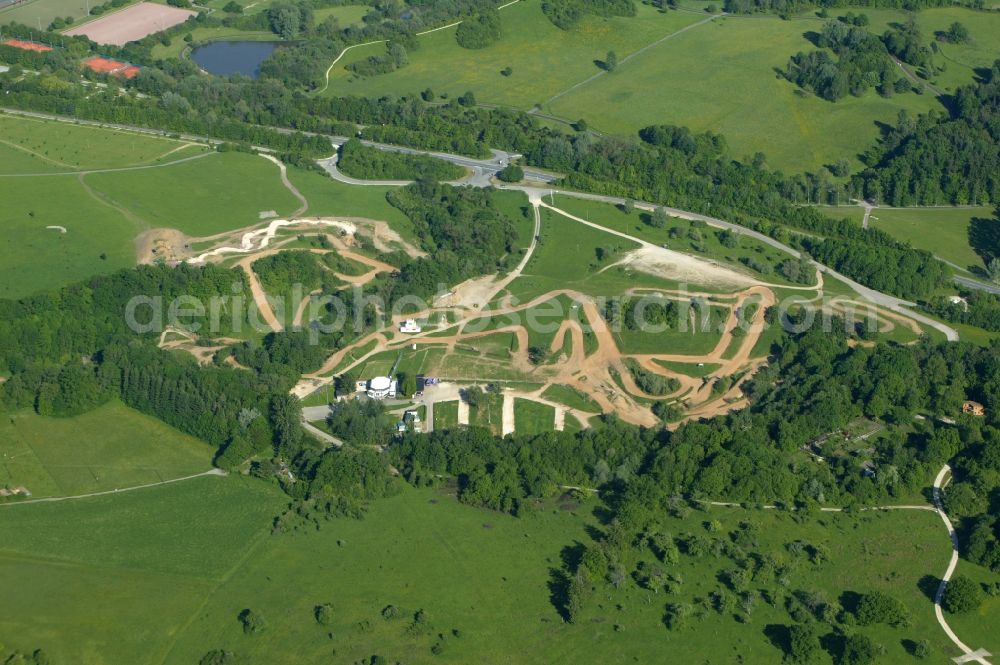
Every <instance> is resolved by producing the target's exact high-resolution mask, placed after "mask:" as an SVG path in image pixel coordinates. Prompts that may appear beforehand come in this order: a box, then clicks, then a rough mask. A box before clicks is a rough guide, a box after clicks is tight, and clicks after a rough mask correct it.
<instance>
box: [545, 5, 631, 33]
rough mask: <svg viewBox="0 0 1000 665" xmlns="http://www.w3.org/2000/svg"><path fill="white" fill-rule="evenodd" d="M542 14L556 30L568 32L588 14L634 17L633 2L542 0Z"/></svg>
mask: <svg viewBox="0 0 1000 665" xmlns="http://www.w3.org/2000/svg"><path fill="white" fill-rule="evenodd" d="M542 13H544V14H545V16H546V18H548V19H549V21H551V22H552V24H553V25H555V26H556V27H558V28H562V29H563V30H570V29H572V28H573V27H574V26H576V24H577V23H579V21H580V19H581V18H583V17H584V16H586V15H588V14H594V15H596V16H635V14H636V8H635V3H634V2H633V0H544V2H542Z"/></svg>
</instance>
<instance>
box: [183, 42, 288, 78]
mask: <svg viewBox="0 0 1000 665" xmlns="http://www.w3.org/2000/svg"><path fill="white" fill-rule="evenodd" d="M276 48H278V45H277V44H276V43H274V42H212V43H211V44H206V45H205V46H199V47H198V48H196V49H195V50H194V51H193V52H192V53H191V59H192V60H194V61H195V62H196V63H198V66H199V67H201V68H202V69H204V70H205V71H206V72H209V73H210V74H216V75H218V76H229V75H230V74H243V75H244V76H249V77H251V78H257V75H258V74H260V63H262V62H264V59H265V58H267V56H269V55H271V53H272V52H273V51H274V49H276Z"/></svg>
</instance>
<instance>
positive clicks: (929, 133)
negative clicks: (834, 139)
mask: <svg viewBox="0 0 1000 665" xmlns="http://www.w3.org/2000/svg"><path fill="white" fill-rule="evenodd" d="M951 108H952V109H953V110H952V113H951V115H948V116H942V115H939V114H936V113H930V114H928V115H921V116H918V117H917V118H911V117H909V115H907V114H906V113H904V112H900V115H899V118H898V120H897V122H896V124H895V126H893V127H892V128H890V129H889V130H888V131H887V132H886V133H885V136H884V137H883V138H882V140H881V141H880V142H879V143H878V144H877V145H875V146H873V147H872V148H871V149H870V150H868V151H867V152H866V153H865V155H864V161H865V163H866V164H868V165H869V168H868V169H865V170H864V171H862V172H861V174H859V175H857V176H855V177H854V185H853V186H854V187H856V188H860V189H861V190H862V191H863V194H864V196H865V197H866V198H868V199H870V200H875V201H880V202H882V201H884V202H885V203H888V204H890V205H894V206H911V205H942V204H950V205H964V204H974V203H989V202H995V201H998V200H1000V122H998V118H1000V61H997V62H994V63H993V66H992V67H991V68H989V69H988V70H985V69H984V70H983V76H982V79H981V81H980V82H979V83H977V84H975V85H971V86H965V87H962V88H959V89H958V91H957V92H956V93H955V95H954V98H953V100H952V103H951Z"/></svg>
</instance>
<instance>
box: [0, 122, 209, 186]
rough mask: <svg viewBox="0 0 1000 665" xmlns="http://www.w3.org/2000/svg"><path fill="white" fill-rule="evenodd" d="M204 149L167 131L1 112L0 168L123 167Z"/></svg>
mask: <svg viewBox="0 0 1000 665" xmlns="http://www.w3.org/2000/svg"><path fill="white" fill-rule="evenodd" d="M206 150H208V148H207V147H205V146H203V145H200V144H191V143H189V142H187V141H179V140H175V139H171V138H166V137H158V136H148V135H145V134H136V133H133V132H125V131H119V130H115V129H105V128H102V127H92V126H88V125H73V124H69V123H65V122H55V121H50V120H38V119H35V118H23V117H20V116H12V115H4V114H0V151H2V152H0V156H2V159H0V174H14V173H17V174H24V173H56V172H68V171H79V170H82V169H103V168H124V167H130V166H141V165H145V164H157V163H164V162H171V161H175V160H177V159H182V158H184V157H191V156H193V155H196V154H198V153H199V152H205V151H206Z"/></svg>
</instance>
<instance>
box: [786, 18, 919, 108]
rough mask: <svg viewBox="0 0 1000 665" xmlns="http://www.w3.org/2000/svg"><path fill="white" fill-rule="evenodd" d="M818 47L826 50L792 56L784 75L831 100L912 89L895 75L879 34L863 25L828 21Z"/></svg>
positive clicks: (893, 65) (818, 39) (892, 64)
mask: <svg viewBox="0 0 1000 665" xmlns="http://www.w3.org/2000/svg"><path fill="white" fill-rule="evenodd" d="M816 45H817V46H819V47H820V48H823V49H830V50H831V51H833V53H835V54H836V56H837V59H836V60H834V59H833V58H831V57H830V54H829V53H828V52H827V51H825V50H824V51H812V52H810V53H803V52H799V53H798V54H796V55H794V56H792V58H791V60H790V61H789V63H788V66H787V67H786V69H785V72H784V75H785V78H787V79H788V80H789V81H791V82H793V83H795V84H796V85H798V86H799V87H801V88H804V89H806V90H811V91H812V92H814V93H815V94H816V95H818V96H820V97H822V98H823V99H826V100H828V101H831V102H835V101H837V100H838V99H840V98H842V97H845V96H846V95H848V94H851V95H855V96H860V95H863V94H864V93H865V92H866V91H868V90H870V89H871V88H878V91H879V93H880V94H881V95H883V96H889V95H891V94H892V93H893V92H904V91H906V90H909V89H910V84H909V82H908V81H906V80H905V79H900V78H899V77H898V76H897V74H896V65H895V63H893V61H892V59H891V58H890V57H889V53H888V51H887V50H886V46H885V45H884V44H883V43H882V41H881V40H879V38H878V37H876V36H875V35H873V34H871V33H870V32H868V31H867V30H865V29H864V28H861V27H855V26H849V25H847V24H846V23H843V22H841V21H827V22H825V23H824V24H823V29H822V30H821V31H820V34H819V37H818V38H817V43H816Z"/></svg>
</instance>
